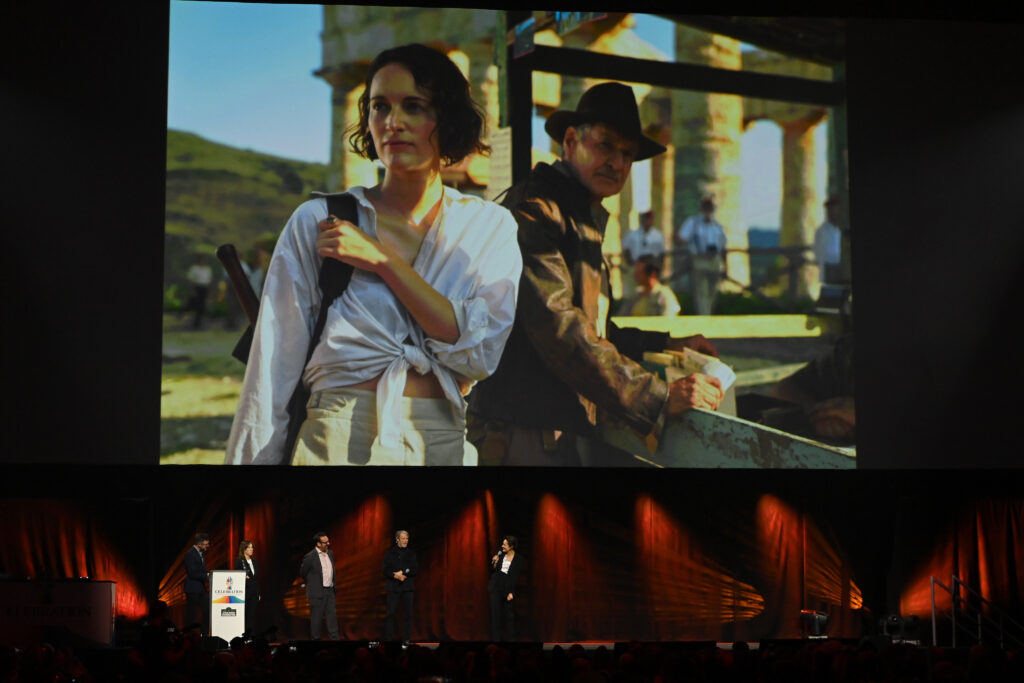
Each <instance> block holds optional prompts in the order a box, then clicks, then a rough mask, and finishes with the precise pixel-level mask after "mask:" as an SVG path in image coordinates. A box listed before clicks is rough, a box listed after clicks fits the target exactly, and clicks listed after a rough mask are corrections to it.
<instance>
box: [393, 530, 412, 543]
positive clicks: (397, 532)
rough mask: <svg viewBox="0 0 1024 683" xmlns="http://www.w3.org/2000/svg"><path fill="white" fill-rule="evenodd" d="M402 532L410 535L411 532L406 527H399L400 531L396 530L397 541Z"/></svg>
mask: <svg viewBox="0 0 1024 683" xmlns="http://www.w3.org/2000/svg"><path fill="white" fill-rule="evenodd" d="M402 534H406V535H408V534H409V532H408V531H406V530H405V529H399V530H398V531H396V532H395V540H396V541H397V540H398V537H399V536H401V535H402Z"/></svg>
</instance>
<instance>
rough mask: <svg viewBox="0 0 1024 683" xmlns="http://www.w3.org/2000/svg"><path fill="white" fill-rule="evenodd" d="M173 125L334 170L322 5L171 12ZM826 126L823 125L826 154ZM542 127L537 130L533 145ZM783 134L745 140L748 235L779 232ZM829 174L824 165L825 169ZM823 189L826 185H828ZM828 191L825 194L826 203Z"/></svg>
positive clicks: (648, 26) (757, 134)
mask: <svg viewBox="0 0 1024 683" xmlns="http://www.w3.org/2000/svg"><path fill="white" fill-rule="evenodd" d="M170 6H171V7H170V52H169V69H168V105H167V126H168V128H172V129H175V130H185V131H189V132H192V133H196V134H198V135H200V136H202V137H204V138H207V139H209V140H213V141H216V142H220V143H224V144H228V145H232V146H235V147H241V148H243V149H253V150H257V151H260V152H266V153H269V154H274V155H278V156H282V157H287V158H290V159H301V160H303V161H315V162H320V163H326V162H327V161H328V156H329V150H330V144H329V139H330V116H331V111H330V101H331V90H330V87H329V86H328V85H327V83H326V82H325V81H323V80H322V79H320V78H317V77H316V76H314V75H313V71H315V70H316V69H317V68H318V67H320V66H321V45H320V32H321V30H322V28H323V9H322V7H321V6H320V5H294V4H263V3H236V2H192V1H187V2H186V1H182V0H172V1H171V3H170ZM635 30H636V32H637V33H638V34H639V35H640V36H641V37H643V38H644V39H645V40H647V41H648V42H650V43H651V44H653V45H654V46H655V47H657V48H658V49H660V50H661V51H662V52H665V53H667V54H670V53H671V52H672V30H671V25H670V24H669V23H668V22H666V21H664V20H661V19H657V18H654V17H648V16H645V15H637V26H636V29H635ZM825 128H826V127H825V126H819V127H818V131H817V134H818V136H819V145H818V148H819V153H820V154H821V155H822V159H823V155H824V150H825V137H824V133H825V130H824V129H825ZM542 134H543V128H540V129H539V130H538V127H537V126H535V128H534V137H535V138H536V137H537V136H538V135H542ZM781 164H782V162H781V131H780V130H779V129H778V127H776V126H775V125H774V124H770V123H756V124H754V126H752V127H751V129H750V130H749V132H747V133H746V134H745V135H744V136H743V164H742V165H743V174H744V177H746V178H758V179H759V181H758V182H756V183H755V182H745V183H744V185H743V201H742V203H743V213H744V219H745V222H746V223H747V225H748V226H751V227H773V226H776V225H778V222H779V206H780V201H781V180H780V175H781ZM819 167H820V170H821V171H822V172H824V163H823V162H822V163H819ZM822 182H823V179H822ZM824 192H825V188H824V187H820V188H819V193H820V194H821V196H822V197H824Z"/></svg>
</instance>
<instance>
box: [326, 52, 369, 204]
mask: <svg viewBox="0 0 1024 683" xmlns="http://www.w3.org/2000/svg"><path fill="white" fill-rule="evenodd" d="M325 78H327V81H328V82H329V83H330V84H331V86H332V88H333V92H332V96H331V173H330V175H329V176H328V185H329V187H328V189H329V190H332V191H334V190H343V189H345V188H347V187H351V186H352V185H365V186H367V187H370V186H372V185H376V184H377V167H376V165H375V164H374V162H372V161H370V160H369V159H364V158H363V157H361V156H359V155H357V154H356V153H354V152H353V151H352V150H351V146H350V145H349V143H348V135H349V128H350V127H351V126H353V125H355V124H357V123H358V122H359V97H360V96H361V95H362V94H363V90H365V86H364V84H363V81H364V79H365V78H366V66H365V65H355V64H349V65H345V66H344V67H342V68H338V69H334V70H332V71H331V72H330V73H329V74H326V75H325Z"/></svg>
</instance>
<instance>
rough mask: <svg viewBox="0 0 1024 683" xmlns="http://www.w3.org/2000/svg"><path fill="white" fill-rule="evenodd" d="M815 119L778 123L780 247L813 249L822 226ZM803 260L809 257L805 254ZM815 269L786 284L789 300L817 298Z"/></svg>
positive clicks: (807, 268) (806, 267) (803, 270)
mask: <svg viewBox="0 0 1024 683" xmlns="http://www.w3.org/2000/svg"><path fill="white" fill-rule="evenodd" d="M817 122H818V121H817V119H816V118H810V119H798V120H795V121H788V122H785V123H780V124H779V125H780V126H781V128H782V226H781V229H780V232H779V244H780V245H782V246H795V245H801V244H806V245H813V244H814V231H815V229H816V228H817V227H818V225H819V224H820V223H821V220H822V211H821V202H820V201H819V199H818V192H817V189H816V187H815V170H816V169H815V166H816V164H815V145H814V128H815V126H816V125H817ZM806 256H809V254H807V255H806ZM817 287H818V274H817V267H816V266H814V265H812V264H810V263H805V264H804V265H803V266H802V267H801V268H800V269H799V271H798V273H797V275H796V280H795V281H793V280H790V281H789V282H788V292H789V295H790V296H793V297H797V298H808V297H810V298H814V297H816V296H817V291H816V290H817Z"/></svg>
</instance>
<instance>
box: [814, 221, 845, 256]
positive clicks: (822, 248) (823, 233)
mask: <svg viewBox="0 0 1024 683" xmlns="http://www.w3.org/2000/svg"><path fill="white" fill-rule="evenodd" d="M842 244H843V233H842V232H840V230H839V228H837V227H836V226H835V225H834V224H833V223H831V222H829V221H825V222H824V223H822V224H821V225H820V226H818V229H817V230H815V231H814V260H815V261H817V262H818V265H819V266H821V267H822V268H824V267H825V265H826V264H833V265H834V264H837V263H839V261H840V259H841V257H842V248H843V247H842Z"/></svg>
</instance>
